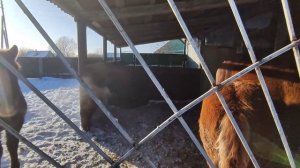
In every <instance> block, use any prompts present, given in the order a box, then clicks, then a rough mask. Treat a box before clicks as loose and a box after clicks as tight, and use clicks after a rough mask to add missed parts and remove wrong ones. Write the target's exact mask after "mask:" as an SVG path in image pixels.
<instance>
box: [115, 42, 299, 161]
mask: <svg viewBox="0 0 300 168" xmlns="http://www.w3.org/2000/svg"><path fill="white" fill-rule="evenodd" d="M299 44H300V40H297V41H295V42H292V43H291V44H289V45H287V46H285V47H283V48H281V49H280V50H278V51H276V52H274V53H272V54H270V55H268V56H266V57H265V58H263V59H261V60H260V61H257V62H255V63H254V64H252V65H250V66H248V67H247V68H245V69H243V70H241V71H240V72H238V73H236V74H234V75H233V76H231V77H230V78H228V79H226V80H224V81H223V82H221V83H220V84H219V85H217V86H214V87H212V88H211V89H210V90H208V91H207V92H205V93H204V94H203V95H201V96H200V97H198V98H196V99H195V100H193V101H192V102H191V103H189V104H188V105H186V106H184V107H183V108H182V109H180V110H179V111H178V113H175V114H173V115H172V116H170V117H169V118H168V119H166V120H165V121H164V122H163V123H162V124H160V125H159V126H157V127H156V128H155V129H154V130H152V131H151V132H150V133H149V134H148V135H147V136H146V137H145V138H143V139H142V140H141V141H140V142H139V143H138V144H137V145H136V146H135V147H133V148H132V149H130V150H129V151H128V152H127V153H126V154H125V155H124V156H123V157H124V158H126V156H127V155H129V154H130V153H132V152H133V151H134V150H136V149H137V148H138V147H139V146H140V145H142V144H144V143H146V142H148V141H149V140H151V139H152V138H154V136H155V135H157V134H158V133H159V132H161V131H162V130H163V129H164V128H166V127H167V126H168V125H170V124H171V123H172V122H173V121H174V120H176V118H178V117H180V116H182V115H183V114H184V113H186V112H187V111H188V110H190V109H191V108H193V107H194V106H195V105H197V104H199V103H200V102H201V101H202V100H203V99H205V98H206V97H208V96H210V95H212V94H213V93H214V92H216V91H217V90H220V89H221V88H222V87H224V86H225V85H228V84H230V83H232V82H233V81H234V80H236V79H238V78H240V77H242V76H244V75H245V74H247V73H248V72H250V71H252V70H254V69H255V67H258V66H261V65H263V64H265V63H266V62H268V61H271V60H273V59H274V58H277V57H278V56H280V55H281V54H283V53H285V52H287V51H289V50H290V49H291V48H293V47H294V46H297V45H299ZM121 159H123V158H120V160H121ZM123 160H124V159H123Z"/></svg>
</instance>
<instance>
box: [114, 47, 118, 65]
mask: <svg viewBox="0 0 300 168" xmlns="http://www.w3.org/2000/svg"><path fill="white" fill-rule="evenodd" d="M114 61H117V46H116V45H114Z"/></svg>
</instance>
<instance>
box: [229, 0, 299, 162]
mask: <svg viewBox="0 0 300 168" xmlns="http://www.w3.org/2000/svg"><path fill="white" fill-rule="evenodd" d="M228 2H229V5H230V8H231V10H232V12H233V15H234V18H235V20H236V22H237V25H238V27H239V29H240V32H241V34H242V37H243V40H244V43H245V45H246V47H247V49H248V52H249V55H250V58H251V61H252V62H253V63H254V62H256V56H255V53H254V50H253V47H252V45H251V42H250V39H249V37H248V35H247V32H246V29H245V27H244V24H243V22H242V19H241V17H240V15H239V12H238V9H237V6H236V4H235V2H234V0H228ZM255 72H256V74H257V77H258V80H259V82H260V84H261V87H262V90H263V92H264V95H265V97H266V100H267V103H268V105H269V108H270V110H271V114H272V116H273V119H274V121H275V125H276V127H277V130H278V132H279V135H280V138H281V141H282V143H283V146H284V149H285V151H286V154H287V156H288V159H289V162H290V164H291V167H292V168H295V167H296V164H295V161H294V159H293V155H292V152H291V149H290V147H289V145H288V142H287V139H286V136H285V134H284V130H283V128H282V125H281V123H280V120H279V118H278V115H277V112H276V109H275V106H274V103H273V101H272V98H271V96H270V93H269V90H268V87H267V84H266V82H265V79H264V77H263V75H262V72H261V70H260V68H259V67H256V68H255Z"/></svg>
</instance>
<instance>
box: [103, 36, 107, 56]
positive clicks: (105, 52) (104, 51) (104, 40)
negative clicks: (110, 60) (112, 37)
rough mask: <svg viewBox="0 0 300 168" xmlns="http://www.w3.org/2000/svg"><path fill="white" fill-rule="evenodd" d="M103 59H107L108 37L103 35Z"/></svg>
mask: <svg viewBox="0 0 300 168" xmlns="http://www.w3.org/2000/svg"><path fill="white" fill-rule="evenodd" d="M103 59H104V61H107V39H106V37H103Z"/></svg>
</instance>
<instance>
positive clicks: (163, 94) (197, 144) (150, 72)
mask: <svg viewBox="0 0 300 168" xmlns="http://www.w3.org/2000/svg"><path fill="white" fill-rule="evenodd" d="M98 2H99V3H100V5H101V6H102V7H103V9H104V11H105V12H106V14H107V15H108V17H109V18H110V19H111V21H112V22H113V23H114V25H115V26H116V28H117V29H118V31H119V32H120V34H121V35H122V37H123V38H124V40H125V41H126V43H127V44H128V46H129V47H130V48H131V50H132V51H133V53H134V55H135V57H136V58H137V59H138V60H139V62H140V63H141V65H142V67H143V68H144V70H145V71H146V73H147V75H148V76H149V78H150V79H151V80H152V82H153V83H154V85H155V86H156V88H157V89H158V91H159V92H160V94H161V95H162V97H163V98H164V99H165V101H166V102H167V104H168V105H169V107H170V108H171V109H172V111H173V112H174V113H177V112H178V110H177V108H176V107H175V105H174V104H173V102H172V101H171V99H170V98H169V96H168V95H167V93H166V92H165V90H164V88H163V87H162V86H161V84H160V83H159V82H158V80H157V79H156V77H155V76H154V74H153V73H152V71H151V70H150V68H149V67H148V65H147V64H146V62H145V61H144V59H143V57H142V56H141V55H140V53H139V52H138V51H137V49H136V47H135V46H134V44H133V43H132V41H131V40H130V38H129V37H128V35H127V33H126V32H125V31H124V29H123V28H122V26H121V24H120V23H119V21H118V20H117V18H116V17H115V15H114V14H113V13H112V11H111V10H110V8H109V6H108V5H107V4H106V2H105V0H98ZM178 120H179V121H180V123H181V124H182V126H183V127H184V129H185V130H186V131H187V133H188V135H189V136H190V137H191V139H192V141H193V142H194V144H195V145H196V147H197V148H198V149H199V151H200V152H201V154H202V155H203V156H204V158H205V159H206V160H207V162H208V164H209V165H210V166H211V167H215V166H214V165H213V163H212V161H211V159H210V158H209V157H208V155H207V154H206V152H205V150H204V149H203V147H202V146H201V144H200V143H199V141H198V139H197V138H196V136H195V135H194V134H193V132H192V130H191V129H190V128H189V127H188V125H187V123H186V122H185V120H184V119H183V118H182V117H180V118H178ZM122 158H123V159H125V158H124V157H122ZM120 161H122V160H118V161H117V162H116V163H115V164H114V166H116V165H118V164H119V163H121V162H120Z"/></svg>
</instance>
